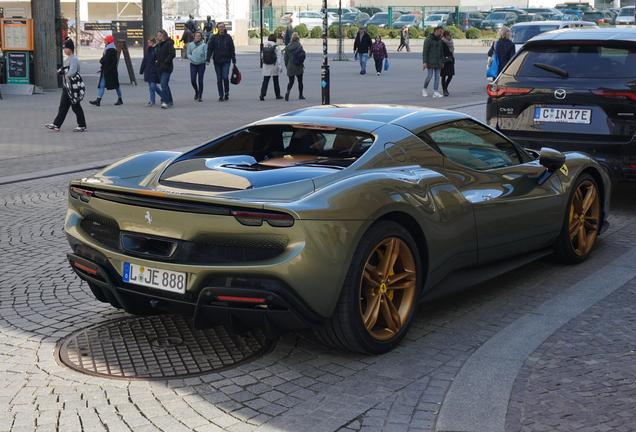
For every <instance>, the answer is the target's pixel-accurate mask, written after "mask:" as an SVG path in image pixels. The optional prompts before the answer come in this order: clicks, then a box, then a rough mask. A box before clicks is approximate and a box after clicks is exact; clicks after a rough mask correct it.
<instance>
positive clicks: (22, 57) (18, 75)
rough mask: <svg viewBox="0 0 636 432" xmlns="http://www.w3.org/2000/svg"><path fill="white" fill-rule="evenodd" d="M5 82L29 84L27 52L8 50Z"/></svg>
mask: <svg viewBox="0 0 636 432" xmlns="http://www.w3.org/2000/svg"><path fill="white" fill-rule="evenodd" d="M6 54H7V84H29V53H27V52H23V51H22V52H21V51H8V52H7V53H6Z"/></svg>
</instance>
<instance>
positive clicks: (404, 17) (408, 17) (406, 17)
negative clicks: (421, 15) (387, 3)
mask: <svg viewBox="0 0 636 432" xmlns="http://www.w3.org/2000/svg"><path fill="white" fill-rule="evenodd" d="M414 19H415V15H402V16H401V17H400V19H399V21H413V20H414Z"/></svg>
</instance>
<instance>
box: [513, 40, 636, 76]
mask: <svg viewBox="0 0 636 432" xmlns="http://www.w3.org/2000/svg"><path fill="white" fill-rule="evenodd" d="M635 52H636V46H634V47H628V46H624V45H612V44H607V43H605V44H590V43H581V44H577V43H567V44H551V45H544V46H534V47H528V48H526V49H525V50H524V51H523V52H522V53H521V54H520V55H519V56H518V57H516V58H515V59H514V60H513V61H512V63H510V65H509V66H508V67H507V68H506V69H505V70H504V72H503V73H504V74H506V75H514V76H525V77H546V78H547V77H551V78H559V77H570V78H633V77H635V76H636V54H635Z"/></svg>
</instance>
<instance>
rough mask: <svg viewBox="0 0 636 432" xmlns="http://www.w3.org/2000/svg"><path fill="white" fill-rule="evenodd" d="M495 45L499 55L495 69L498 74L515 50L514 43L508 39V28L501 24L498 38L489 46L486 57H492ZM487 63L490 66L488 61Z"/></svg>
mask: <svg viewBox="0 0 636 432" xmlns="http://www.w3.org/2000/svg"><path fill="white" fill-rule="evenodd" d="M495 47H496V50H497V56H498V57H499V69H498V70H497V75H499V74H500V73H501V71H502V69H503V68H504V66H506V64H507V63H508V62H509V61H510V59H511V58H512V56H513V55H515V52H516V48H515V44H514V43H513V42H512V41H511V40H510V28H508V27H506V26H503V27H502V28H501V30H499V40H497V42H495V43H494V44H492V45H491V46H490V49H489V50H488V57H491V58H492V57H493V56H494V55H495ZM488 65H489V66H490V62H488Z"/></svg>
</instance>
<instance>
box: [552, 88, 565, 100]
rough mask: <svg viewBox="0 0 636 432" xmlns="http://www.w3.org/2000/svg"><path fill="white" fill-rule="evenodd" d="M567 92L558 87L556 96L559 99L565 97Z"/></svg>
mask: <svg viewBox="0 0 636 432" xmlns="http://www.w3.org/2000/svg"><path fill="white" fill-rule="evenodd" d="M566 94H567V92H566V91H565V90H563V89H558V90H556V91H555V92H554V97H555V98H557V99H565V95H566Z"/></svg>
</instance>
